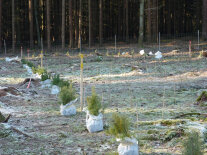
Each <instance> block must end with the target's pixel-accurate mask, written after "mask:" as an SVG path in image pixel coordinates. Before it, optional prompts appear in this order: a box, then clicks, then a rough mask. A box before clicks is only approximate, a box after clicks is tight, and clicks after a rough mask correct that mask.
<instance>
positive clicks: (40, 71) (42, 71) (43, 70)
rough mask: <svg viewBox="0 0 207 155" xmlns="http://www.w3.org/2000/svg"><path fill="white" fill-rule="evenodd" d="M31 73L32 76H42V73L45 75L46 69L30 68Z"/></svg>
mask: <svg viewBox="0 0 207 155" xmlns="http://www.w3.org/2000/svg"><path fill="white" fill-rule="evenodd" d="M32 72H33V73H34V74H36V73H37V74H39V75H42V74H43V73H47V71H46V69H44V68H43V67H40V66H38V67H37V68H35V67H32Z"/></svg>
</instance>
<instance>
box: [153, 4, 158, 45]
mask: <svg viewBox="0 0 207 155" xmlns="http://www.w3.org/2000/svg"><path fill="white" fill-rule="evenodd" d="M152 2H153V12H152V17H153V22H152V25H153V26H152V34H153V35H154V37H153V39H154V41H158V38H157V37H158V32H157V28H158V27H157V24H158V21H157V12H158V8H157V7H158V6H157V0H153V1H152Z"/></svg>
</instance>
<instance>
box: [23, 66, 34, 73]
mask: <svg viewBox="0 0 207 155" xmlns="http://www.w3.org/2000/svg"><path fill="white" fill-rule="evenodd" d="M23 67H24V68H25V69H26V70H27V72H28V74H30V75H32V74H33V72H32V69H31V68H30V67H29V66H27V65H25V64H24V65H23Z"/></svg>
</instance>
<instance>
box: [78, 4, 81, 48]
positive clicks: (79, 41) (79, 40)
mask: <svg viewBox="0 0 207 155" xmlns="http://www.w3.org/2000/svg"><path fill="white" fill-rule="evenodd" d="M79 5H80V7H79V37H78V48H81V33H82V0H80V4H79Z"/></svg>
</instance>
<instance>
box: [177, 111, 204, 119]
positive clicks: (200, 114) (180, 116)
mask: <svg viewBox="0 0 207 155" xmlns="http://www.w3.org/2000/svg"><path fill="white" fill-rule="evenodd" d="M192 115H199V116H205V117H207V114H202V113H195V112H194V113H186V114H182V115H179V116H176V117H175V118H174V119H178V118H182V117H185V116H192Z"/></svg>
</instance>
